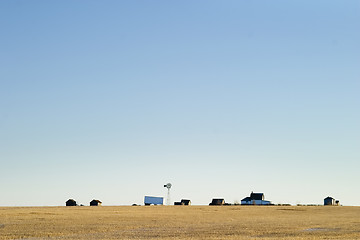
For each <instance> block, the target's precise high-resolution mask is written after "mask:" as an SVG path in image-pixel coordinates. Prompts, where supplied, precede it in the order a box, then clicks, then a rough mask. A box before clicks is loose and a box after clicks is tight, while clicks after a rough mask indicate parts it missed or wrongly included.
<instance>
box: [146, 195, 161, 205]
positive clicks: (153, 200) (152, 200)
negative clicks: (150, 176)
mask: <svg viewBox="0 0 360 240" xmlns="http://www.w3.org/2000/svg"><path fill="white" fill-rule="evenodd" d="M163 202H164V198H163V197H152V196H145V198H144V204H145V205H147V206H149V205H163Z"/></svg>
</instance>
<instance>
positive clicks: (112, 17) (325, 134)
mask: <svg viewBox="0 0 360 240" xmlns="http://www.w3.org/2000/svg"><path fill="white" fill-rule="evenodd" d="M0 30H1V37H0V161H1V168H0V169H1V170H0V183H1V184H0V186H1V187H0V190H1V198H0V206H14V205H15V206H19V205H31V206H32V205H38V206H43V205H64V203H65V201H66V200H67V199H68V198H74V199H76V200H78V202H80V203H83V204H88V202H89V201H90V200H92V199H93V198H96V199H100V200H102V201H103V202H104V205H127V204H132V203H140V204H141V203H143V197H144V195H155V196H166V189H165V188H164V187H163V184H165V183H167V182H171V183H172V184H173V189H172V200H173V201H178V200H180V199H181V198H189V199H191V200H192V202H193V204H208V203H209V202H210V200H211V198H213V197H222V198H225V200H226V201H227V202H234V201H239V200H241V199H242V198H244V197H246V196H248V195H249V194H250V192H251V191H255V192H264V193H265V197H266V199H268V200H271V201H273V202H274V203H291V204H296V203H316V204H321V203H322V202H323V198H325V197H327V196H328V195H330V196H333V197H334V198H336V199H339V200H340V201H341V203H342V204H344V205H360V200H359V199H360V192H359V191H357V188H358V186H357V184H358V183H359V182H360V174H359V169H360V149H359V146H360V109H359V106H360V1H358V0H353V1H352V0H348V1H340V0H339V1H328V0H322V1H321V0H319V1H310V0H308V1H307V0H306V1H304V0H301V1H300V0H299V1H287V0H283V1H281V0H275V1H265V0H263V1H238V0H236V1H230V0H229V1H211V0H206V1H205V0H203V1H133V0H129V1H110V0H109V1H45V0H44V1H37V0H34V1H25V0H23V1H17V0H11V1H10V0H8V1H6V0H4V1H1V2H0Z"/></svg>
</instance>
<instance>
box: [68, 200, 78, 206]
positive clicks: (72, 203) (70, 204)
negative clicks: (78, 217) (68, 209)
mask: <svg viewBox="0 0 360 240" xmlns="http://www.w3.org/2000/svg"><path fill="white" fill-rule="evenodd" d="M65 204H66V206H77V203H76V201H75V200H74V199H69V200H67V201H66V203H65Z"/></svg>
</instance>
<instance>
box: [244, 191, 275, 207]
mask: <svg viewBox="0 0 360 240" xmlns="http://www.w3.org/2000/svg"><path fill="white" fill-rule="evenodd" d="M270 204H271V202H270V201H267V200H265V196H264V193H254V192H251V194H250V197H246V198H244V199H242V200H241V205H270Z"/></svg>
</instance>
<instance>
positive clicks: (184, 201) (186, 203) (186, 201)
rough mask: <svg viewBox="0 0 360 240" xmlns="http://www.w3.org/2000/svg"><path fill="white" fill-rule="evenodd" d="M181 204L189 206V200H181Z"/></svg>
mask: <svg viewBox="0 0 360 240" xmlns="http://www.w3.org/2000/svg"><path fill="white" fill-rule="evenodd" d="M181 203H183V205H191V201H190V200H189V199H181Z"/></svg>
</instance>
